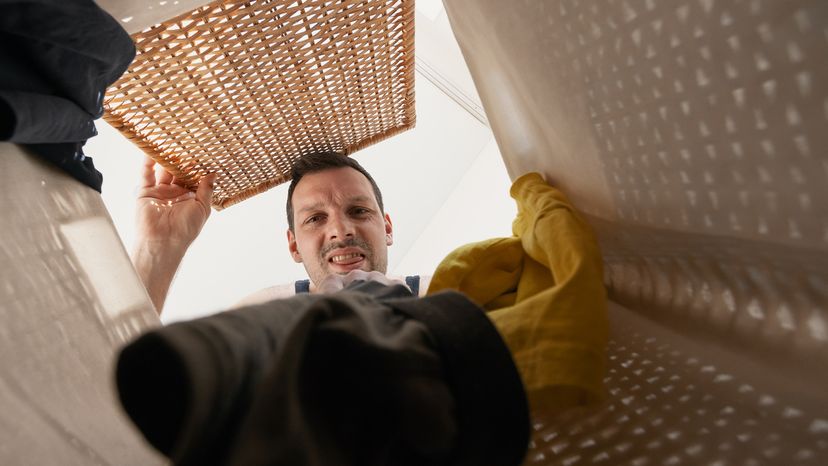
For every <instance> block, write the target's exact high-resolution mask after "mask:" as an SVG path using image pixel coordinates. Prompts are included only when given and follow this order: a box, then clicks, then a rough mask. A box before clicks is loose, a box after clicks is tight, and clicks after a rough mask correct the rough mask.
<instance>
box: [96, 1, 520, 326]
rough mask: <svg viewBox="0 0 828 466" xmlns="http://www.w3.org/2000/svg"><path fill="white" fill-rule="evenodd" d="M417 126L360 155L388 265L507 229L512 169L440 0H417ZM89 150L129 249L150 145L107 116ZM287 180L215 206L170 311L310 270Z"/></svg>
mask: <svg viewBox="0 0 828 466" xmlns="http://www.w3.org/2000/svg"><path fill="white" fill-rule="evenodd" d="M416 31H417V33H416V50H417V52H416V58H417V74H416V86H415V91H416V101H417V127H416V128H415V129H413V130H411V131H408V132H406V133H403V134H401V135H399V136H396V137H394V138H391V139H389V140H386V141H383V142H382V143H379V144H376V145H374V146H372V147H369V148H367V149H364V150H362V151H360V152H358V153H356V154H355V155H354V157H355V158H356V159H358V160H359V161H360V163H362V164H363V165H364V166H365V167H366V168H367V169H368V170H369V171H370V172H371V173H372V175H373V176H374V177H375V178H376V180H377V183H378V184H379V186H380V188H381V189H382V191H383V197H384V199H385V204H386V210H387V211H388V212H389V214H390V215H391V218H392V221H393V223H394V228H395V244H394V245H393V246H392V247H391V249H390V251H389V272H391V273H392V274H399V275H405V274H418V273H419V274H425V275H430V274H431V273H432V271H433V269H434V267H435V266H436V265H437V263H438V262H439V260H440V259H441V258H442V257H443V256H444V255H445V254H446V253H448V252H449V251H451V250H452V249H454V248H455V247H457V246H460V245H461V244H464V243H466V242H470V241H475V240H482V239H486V238H488V237H492V236H503V235H508V234H510V227H511V219H512V217H513V216H514V213H515V207H514V204H513V202H512V201H511V200H510V199H509V197H508V187H509V179H508V176H507V175H506V171H505V168H504V166H503V162H502V161H501V159H500V155H499V152H498V150H497V146H496V144H495V142H494V138H493V137H492V134H491V131H490V130H489V128H488V126H487V125H486V119H485V115H484V114H483V111H482V106H481V105H480V102H479V99H478V97H477V93H476V91H475V89H474V85H473V83H472V80H471V78H470V77H469V75H468V71H467V69H466V67H465V63H464V61H463V59H462V55H461V53H460V50H459V48H458V46H457V44H456V43H455V41H454V37H453V35H452V33H451V29H450V26H449V23H448V20H447V18H446V14H445V12H444V11H443V9H442V4H441V3H440V2H439V1H426V0H418V3H417V12H416ZM98 126H99V131H100V135H99V136H98V137H96V138H94V139H92V140H91V141H90V142H89V143H88V145H87V152H88V153H89V154H90V155H91V156H92V157H94V160H95V164H96V166H97V167H99V169H100V170H101V172H102V173H103V174H104V187H103V198H104V202H105V203H106V205H107V207H108V208H109V210H110V213H111V215H112V218H113V222H114V223H115V225H116V228H117V230H118V232H119V234H120V235H121V238H122V239H123V241H124V243H125V244H126V245H128V247H127V249H128V250H129V249H130V247H129V246H131V244H132V242H133V240H134V226H135V225H134V219H133V216H134V210H133V206H134V195H135V192H136V186H137V182H138V178H139V173H140V167H141V161H142V157H143V155H142V153H141V152H140V151H139V150H138V149H137V148H135V147H134V146H133V145H132V144H131V143H129V142H128V141H126V140H125V139H124V138H123V137H122V136H121V135H120V134H119V133H117V132H116V131H115V130H113V129H112V128H110V127H108V126H107V125H106V124H105V123H103V122H100V123H99V124H98ZM286 191H287V186H286V185H282V186H279V187H277V188H274V189H272V190H270V191H268V192H266V193H264V194H261V195H259V196H256V197H254V198H252V199H249V200H247V201H244V202H242V203H241V204H238V205H235V206H231V207H229V208H228V209H226V210H223V211H221V212H213V214H212V216H211V218H210V220H209V221H208V223H207V225H206V226H205V229H204V231H203V232H202V234H201V236H200V237H199V238H198V240H197V241H196V242H195V243H194V244H193V246H192V247H191V249H190V251H189V253H188V254H187V256H186V257H185V259H184V262H183V264H182V267H181V269H180V270H179V273H178V276H177V278H176V281H175V282H174V284H173V287H172V289H171V291H170V296H169V298H168V300H167V305H166V309H165V312H164V320H165V321H167V322H169V321H173V320H178V319H183V318H190V317H195V316H198V315H203V314H205V313H209V312H213V311H218V310H221V309H225V308H227V307H228V306H231V305H232V304H233V303H235V302H237V301H239V300H240V299H241V298H243V297H244V296H245V295H247V294H249V293H251V292H253V291H256V290H258V289H260V288H263V287H266V286H271V285H276V284H281V283H287V282H291V281H293V280H296V279H299V278H305V274H304V270H303V269H302V267H301V266H300V265H297V264H294V263H293V261H292V260H291V258H290V256H289V255H288V253H287V244H286V240H285V231H286V229H287V222H286V221H285V218H284V217H285V213H284V209H285V199H286Z"/></svg>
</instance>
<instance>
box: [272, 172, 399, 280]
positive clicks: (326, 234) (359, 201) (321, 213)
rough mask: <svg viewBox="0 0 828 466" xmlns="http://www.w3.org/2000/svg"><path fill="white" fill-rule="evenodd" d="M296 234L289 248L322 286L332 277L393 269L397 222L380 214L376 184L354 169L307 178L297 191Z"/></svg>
mask: <svg viewBox="0 0 828 466" xmlns="http://www.w3.org/2000/svg"><path fill="white" fill-rule="evenodd" d="M292 203H293V212H294V213H293V216H294V217H293V224H294V231H290V230H288V232H287V237H288V248H289V249H290V253H291V255H292V256H293V260H295V261H296V262H301V263H302V264H303V265H304V266H305V270H306V271H307V272H308V277H310V279H311V280H312V281H313V282H314V283H315V284H317V285H318V284H319V283H321V282H322V280H323V279H324V278H325V277H327V276H328V275H331V274H346V273H348V272H350V271H351V270H356V269H359V270H364V271H366V272H370V271H373V270H376V271H378V272H382V273H385V272H386V269H387V267H388V246H390V245H391V243H392V242H393V241H392V240H393V237H392V229H391V218H390V217H389V216H388V215H387V214H386V215H383V214H382V212H381V211H380V208H379V204H377V199H376V197H375V196H374V190H373V189H372V188H371V183H370V182H369V181H368V179H367V178H366V177H365V176H363V175H362V173H360V172H358V171H356V170H354V169H353V168H350V167H340V168H333V169H330V170H324V171H321V172H316V173H311V174H308V175H305V176H303V177H302V179H301V180H300V181H299V183H297V185H296V187H295V189H294V191H293V200H292Z"/></svg>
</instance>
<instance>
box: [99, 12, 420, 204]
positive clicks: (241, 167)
mask: <svg viewBox="0 0 828 466" xmlns="http://www.w3.org/2000/svg"><path fill="white" fill-rule="evenodd" d="M133 39H134V41H135V43H136V48H137V50H138V54H137V57H136V59H135V61H134V62H133V63H132V65H131V66H130V68H129V70H128V71H127V72H126V73H125V74H124V75H123V76H122V77H121V79H120V80H119V81H118V82H117V83H115V84H114V85H113V86H112V87H111V88H110V89H109V91H108V92H107V95H106V98H105V102H104V105H105V108H106V114H105V116H104V118H105V119H106V121H107V122H108V123H110V124H111V125H112V126H114V127H115V128H117V129H118V130H119V131H120V132H121V133H122V134H124V135H125V136H126V137H127V138H128V139H130V140H131V141H132V142H133V143H135V144H136V145H137V146H138V147H139V148H141V149H142V150H143V151H144V152H145V153H147V154H148V155H149V156H150V157H152V158H153V159H155V160H156V161H157V162H158V163H159V164H160V165H162V166H163V167H164V168H166V169H167V170H168V171H169V172H170V173H172V174H173V175H174V176H175V177H176V178H177V179H179V180H181V181H182V182H183V183H184V184H185V185H186V186H190V187H192V186H194V185H196V184H197V183H198V180H199V179H200V178H201V177H202V176H204V175H206V174H209V173H217V174H218V179H217V181H216V189H215V192H214V196H213V205H214V207H215V208H217V209H221V208H224V207H227V206H229V205H232V204H235V203H237V202H239V201H241V200H244V199H246V198H249V197H251V196H253V195H255V194H258V193H261V192H263V191H265V190H267V189H269V188H272V187H273V186H276V185H278V184H280V183H283V182H285V181H287V180H288V179H289V173H290V167H291V165H292V163H293V161H294V160H295V159H297V158H298V157H300V156H302V155H304V154H307V153H310V152H317V151H338V152H341V153H344V154H350V153H352V152H354V151H356V150H359V149H361V148H364V147H366V146H369V145H371V144H374V143H376V142H378V141H381V140H383V139H385V138H388V137H390V136H393V135H395V134H397V133H399V132H401V131H405V130H407V129H410V128H412V127H413V126H414V123H415V114H414V2H413V0H342V1H322V0H308V1H254V2H249V1H248V2H234V1H219V2H214V3H211V4H208V5H205V6H203V7H200V8H198V9H196V10H193V11H192V12H189V13H187V14H184V15H182V16H179V17H177V18H174V19H172V20H169V21H167V22H165V23H162V24H160V25H158V26H154V27H152V28H149V29H147V30H145V31H142V32H140V33H137V34H135V35H134V36H133Z"/></svg>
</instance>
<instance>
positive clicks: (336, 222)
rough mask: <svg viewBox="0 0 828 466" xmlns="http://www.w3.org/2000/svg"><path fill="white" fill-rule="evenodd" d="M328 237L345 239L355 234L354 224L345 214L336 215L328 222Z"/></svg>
mask: <svg viewBox="0 0 828 466" xmlns="http://www.w3.org/2000/svg"><path fill="white" fill-rule="evenodd" d="M328 228H329V229H328V239H330V240H334V239H339V240H342V239H345V238H350V237H352V236H354V224H353V222H351V220H350V219H349V218H348V217H346V216H343V215H334V216H332V217H331V219H330V221H329V222H328Z"/></svg>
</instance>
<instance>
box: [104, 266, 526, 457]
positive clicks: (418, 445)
mask: <svg viewBox="0 0 828 466" xmlns="http://www.w3.org/2000/svg"><path fill="white" fill-rule="evenodd" d="M406 295H408V291H407V290H406V289H405V288H404V287H402V286H395V287H386V286H382V285H379V284H376V283H372V282H369V283H361V284H356V285H355V288H354V289H350V290H346V291H343V292H340V293H336V294H333V295H301V296H296V297H293V298H290V299H284V300H275V301H272V302H270V303H266V304H261V305H255V306H250V307H247V308H243V309H239V310H234V311H229V312H224V313H220V314H217V315H214V316H210V317H206V318H203V319H197V320H194V321H190V322H183V323H176V324H172V325H170V326H167V327H165V328H162V329H159V330H156V331H153V332H150V333H148V334H146V335H144V336H142V337H140V338H139V339H138V340H137V341H135V342H134V343H132V344H131V345H129V346H127V347H126V348H125V349H124V350H123V351H122V353H121V356H120V358H119V363H118V368H117V383H118V389H119V391H120V395H121V400H122V402H123V404H124V407H125V408H126V411H127V413H128V414H129V415H130V416H131V417H132V419H133V420H134V421H135V423H136V424H137V425H138V427H139V428H140V429H141V431H142V432H143V433H144V435H145V436H146V437H147V439H148V440H149V441H150V443H151V444H153V445H154V446H155V447H156V448H158V449H159V450H160V451H161V452H162V453H164V454H166V455H168V456H169V457H170V458H171V459H172V460H173V462H174V463H175V464H177V465H205V464H222V465H223V464H230V465H266V464H285V465H292V466H302V465H319V466H322V465H326V466H327V465H354V466H357V465H359V466H363V465H367V466H370V465H399V466H405V465H443V464H446V465H448V464H452V465H455V464H456V465H479V464H498V465H504V466H505V465H510V464H515V465H517V464H520V461H521V460H522V458H523V456H524V454H525V451H526V447H527V444H528V432H529V420H528V419H529V418H528V409H527V405H526V398H525V395H524V393H523V389H522V385H521V384H520V379H519V376H518V374H517V370H516V368H515V367H514V364H513V363H512V361H511V357H510V355H509V353H508V350H507V349H506V346H505V345H504V344H503V342H502V340H501V339H500V337H499V335H498V334H497V332H496V330H495V329H494V327H493V326H492V324H491V323H490V322H489V320H488V318H487V317H486V316H485V315H484V314H483V312H482V311H481V310H480V309H479V308H478V307H477V306H475V305H474V304H472V303H471V302H470V301H468V300H467V299H466V298H465V297H463V296H462V295H460V294H459V293H454V292H449V293H444V294H439V295H435V296H431V297H428V298H422V299H418V298H413V297H410V296H409V297H407V298H403V297H402V296H406ZM434 314H439V315H441V316H442V317H438V318H436V319H435V318H434ZM418 315H421V316H423V318H422V319H421V320H420V319H418V318H417V316H418ZM441 320H442V321H444V322H442V323H441V322H440V321H441ZM445 323H448V324H449V325H448V326H449V327H453V328H447V327H446V326H445ZM435 325H436V326H437V327H439V328H432V327H434V326H435ZM452 335H454V336H452ZM457 335H463V336H462V337H458V336H457ZM446 338H450V339H453V340H455V341H448V342H447V341H445V340H446Z"/></svg>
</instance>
